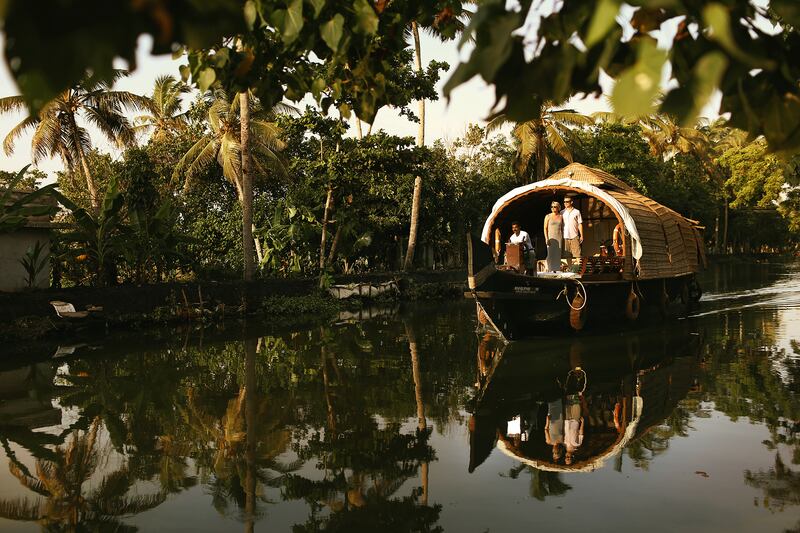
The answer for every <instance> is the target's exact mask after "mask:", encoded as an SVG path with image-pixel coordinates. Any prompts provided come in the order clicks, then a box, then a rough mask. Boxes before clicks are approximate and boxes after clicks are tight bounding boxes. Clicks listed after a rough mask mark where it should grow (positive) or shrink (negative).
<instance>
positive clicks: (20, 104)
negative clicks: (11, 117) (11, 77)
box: [0, 95, 28, 113]
mask: <svg viewBox="0 0 800 533" xmlns="http://www.w3.org/2000/svg"><path fill="white" fill-rule="evenodd" d="M27 109H28V107H27V106H26V105H25V99H24V98H22V96H19V95H17V96H4V97H3V98H0V113H13V112H16V111H26V110H27Z"/></svg>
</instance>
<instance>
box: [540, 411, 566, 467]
mask: <svg viewBox="0 0 800 533" xmlns="http://www.w3.org/2000/svg"><path fill="white" fill-rule="evenodd" d="M544 440H545V442H546V443H547V444H549V445H550V446H552V447H553V461H558V460H559V459H561V456H562V455H564V406H563V404H562V403H561V398H558V399H557V400H554V401H552V402H549V403H548V405H547V420H546V421H545V423H544Z"/></svg>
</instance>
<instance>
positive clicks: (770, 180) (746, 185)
mask: <svg viewBox="0 0 800 533" xmlns="http://www.w3.org/2000/svg"><path fill="white" fill-rule="evenodd" d="M718 162H719V165H720V166H721V167H722V168H723V169H724V170H725V171H726V173H727V175H728V179H727V181H726V182H725V186H726V187H727V188H728V190H730V191H731V192H732V201H731V204H730V205H731V207H734V208H735V207H760V208H766V207H772V206H773V204H774V203H775V202H777V200H778V195H779V194H780V192H781V190H782V187H783V184H784V183H785V182H786V177H785V176H784V165H783V163H781V161H780V160H779V159H778V158H777V157H775V156H772V155H769V154H767V146H766V143H764V142H758V141H756V142H753V143H750V144H748V145H747V146H745V147H743V148H738V149H737V148H731V149H730V150H728V151H726V152H725V153H724V154H722V156H721V157H720V158H719V159H718Z"/></svg>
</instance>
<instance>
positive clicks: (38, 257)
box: [18, 241, 50, 289]
mask: <svg viewBox="0 0 800 533" xmlns="http://www.w3.org/2000/svg"><path fill="white" fill-rule="evenodd" d="M18 261H19V264H21V265H22V268H24V269H25V286H26V287H27V288H29V289H30V288H32V287H34V286H35V285H36V280H37V278H38V277H39V274H41V273H42V271H43V270H44V269H45V268H47V265H48V264H49V263H50V254H49V253H47V252H45V245H44V244H42V241H36V244H35V245H34V246H29V247H28V250H27V251H26V252H25V255H24V256H22V259H19V260H18Z"/></svg>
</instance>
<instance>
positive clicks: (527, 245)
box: [508, 222, 536, 271]
mask: <svg viewBox="0 0 800 533" xmlns="http://www.w3.org/2000/svg"><path fill="white" fill-rule="evenodd" d="M508 242H510V243H511V244H519V245H520V246H521V247H522V255H523V258H524V260H525V269H526V271H528V270H532V269H533V268H534V263H535V261H536V253H535V251H534V249H533V242H532V241H531V236H530V235H528V232H527V231H522V228H521V227H520V225H519V222H512V223H511V237H510V238H509V239H508Z"/></svg>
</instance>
